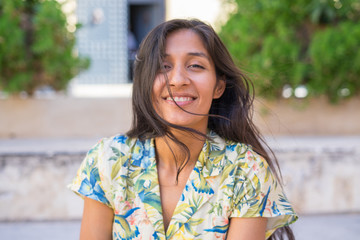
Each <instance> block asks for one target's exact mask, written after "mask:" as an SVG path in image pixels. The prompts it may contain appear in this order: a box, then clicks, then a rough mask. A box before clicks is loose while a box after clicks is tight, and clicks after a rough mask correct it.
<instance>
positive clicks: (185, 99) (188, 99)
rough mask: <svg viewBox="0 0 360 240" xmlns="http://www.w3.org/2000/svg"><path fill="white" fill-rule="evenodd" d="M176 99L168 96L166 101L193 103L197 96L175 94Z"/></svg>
mask: <svg viewBox="0 0 360 240" xmlns="http://www.w3.org/2000/svg"><path fill="white" fill-rule="evenodd" d="M173 98H174V99H172V98H171V97H166V98H165V100H166V102H168V103H170V104H175V102H176V104H177V105H179V106H184V105H187V104H189V103H192V102H193V101H194V100H195V98H194V97H189V96H186V97H185V96H181V97H180V96H173Z"/></svg>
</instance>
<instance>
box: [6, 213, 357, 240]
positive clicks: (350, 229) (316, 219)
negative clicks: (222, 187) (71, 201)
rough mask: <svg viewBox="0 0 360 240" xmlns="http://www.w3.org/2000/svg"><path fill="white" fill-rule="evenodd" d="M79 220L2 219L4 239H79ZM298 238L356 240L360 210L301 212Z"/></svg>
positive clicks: (294, 226) (296, 233) (297, 230)
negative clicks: (351, 212) (332, 213)
mask: <svg viewBox="0 0 360 240" xmlns="http://www.w3.org/2000/svg"><path fill="white" fill-rule="evenodd" d="M79 229H80V221H67V222H18V223H4V222H2V223H0V239H1V240H20V239H21V240H45V239H46V240H47V239H51V240H76V239H78V238H79ZM293 230H294V232H295V235H296V240H322V239H324V240H348V239H349V240H356V239H359V235H360V214H342V215H320V216H319V215H314V216H301V217H300V219H299V220H298V221H297V222H296V223H295V224H294V225H293Z"/></svg>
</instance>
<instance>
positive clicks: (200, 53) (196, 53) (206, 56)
mask: <svg viewBox="0 0 360 240" xmlns="http://www.w3.org/2000/svg"><path fill="white" fill-rule="evenodd" d="M187 55H189V56H196V57H204V58H206V59H207V60H209V61H210V62H211V59H210V57H209V56H208V55H206V54H205V53H203V52H189V53H188V54H187ZM167 57H171V55H170V54H167V53H165V54H164V58H167Z"/></svg>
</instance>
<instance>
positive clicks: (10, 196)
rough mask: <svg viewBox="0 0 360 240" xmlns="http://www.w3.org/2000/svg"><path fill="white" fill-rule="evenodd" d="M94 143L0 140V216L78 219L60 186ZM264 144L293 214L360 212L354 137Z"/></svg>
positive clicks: (359, 148) (78, 207) (75, 203)
mask: <svg viewBox="0 0 360 240" xmlns="http://www.w3.org/2000/svg"><path fill="white" fill-rule="evenodd" d="M96 142H97V140H95V139H94V141H93V140H92V139H89V140H86V141H84V140H74V139H72V140H65V139H63V140H46V141H45V140H33V141H30V140H11V141H4V140H3V141H0V146H1V147H0V221H24V220H71V219H79V218H81V214H82V204H83V202H82V200H81V198H79V197H78V196H76V195H75V194H74V193H72V192H71V191H70V190H68V189H67V188H66V185H67V184H68V183H69V182H71V180H72V178H73V177H74V176H75V174H76V171H77V169H78V167H79V165H80V162H81V161H82V159H83V158H84V156H85V153H86V151H87V150H89V149H90V147H91V146H92V145H94V144H95V143H96ZM269 144H270V146H271V147H272V148H273V150H274V152H275V154H276V155H277V157H278V159H279V162H280V165H281V168H282V173H283V178H284V182H285V191H286V193H287V195H288V197H289V199H290V200H291V202H292V203H293V204H294V207H295V209H296V210H297V211H298V212H299V213H301V214H317V213H347V212H358V213H360V188H359V187H358V186H359V185H360V174H359V169H360V136H353V137H331V138H324V137H311V138H310V137H297V138H293V137H278V138H275V139H269ZM4 146H5V147H4ZM32 146H37V147H36V148H32Z"/></svg>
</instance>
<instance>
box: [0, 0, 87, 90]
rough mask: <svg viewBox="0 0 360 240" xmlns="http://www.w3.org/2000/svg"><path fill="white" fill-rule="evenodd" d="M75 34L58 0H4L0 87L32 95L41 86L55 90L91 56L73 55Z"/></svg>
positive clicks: (0, 22)
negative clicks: (70, 29) (68, 26)
mask: <svg viewBox="0 0 360 240" xmlns="http://www.w3.org/2000/svg"><path fill="white" fill-rule="evenodd" d="M74 46H75V34H74V33H72V32H69V31H68V30H67V21H66V16H65V14H64V13H63V12H62V10H61V4H60V3H59V2H57V1H55V0H26V1H24V0H1V2H0V90H3V91H7V92H20V91H26V92H28V93H30V94H32V93H33V92H34V91H35V89H36V88H38V87H40V86H44V85H47V86H51V87H53V88H54V89H56V90H61V89H64V88H66V86H67V83H68V82H69V81H70V80H71V79H72V78H73V77H74V76H76V75H77V74H78V73H79V72H80V71H81V70H84V69H86V68H88V66H89V59H87V58H80V57H78V56H76V55H75V54H74Z"/></svg>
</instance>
